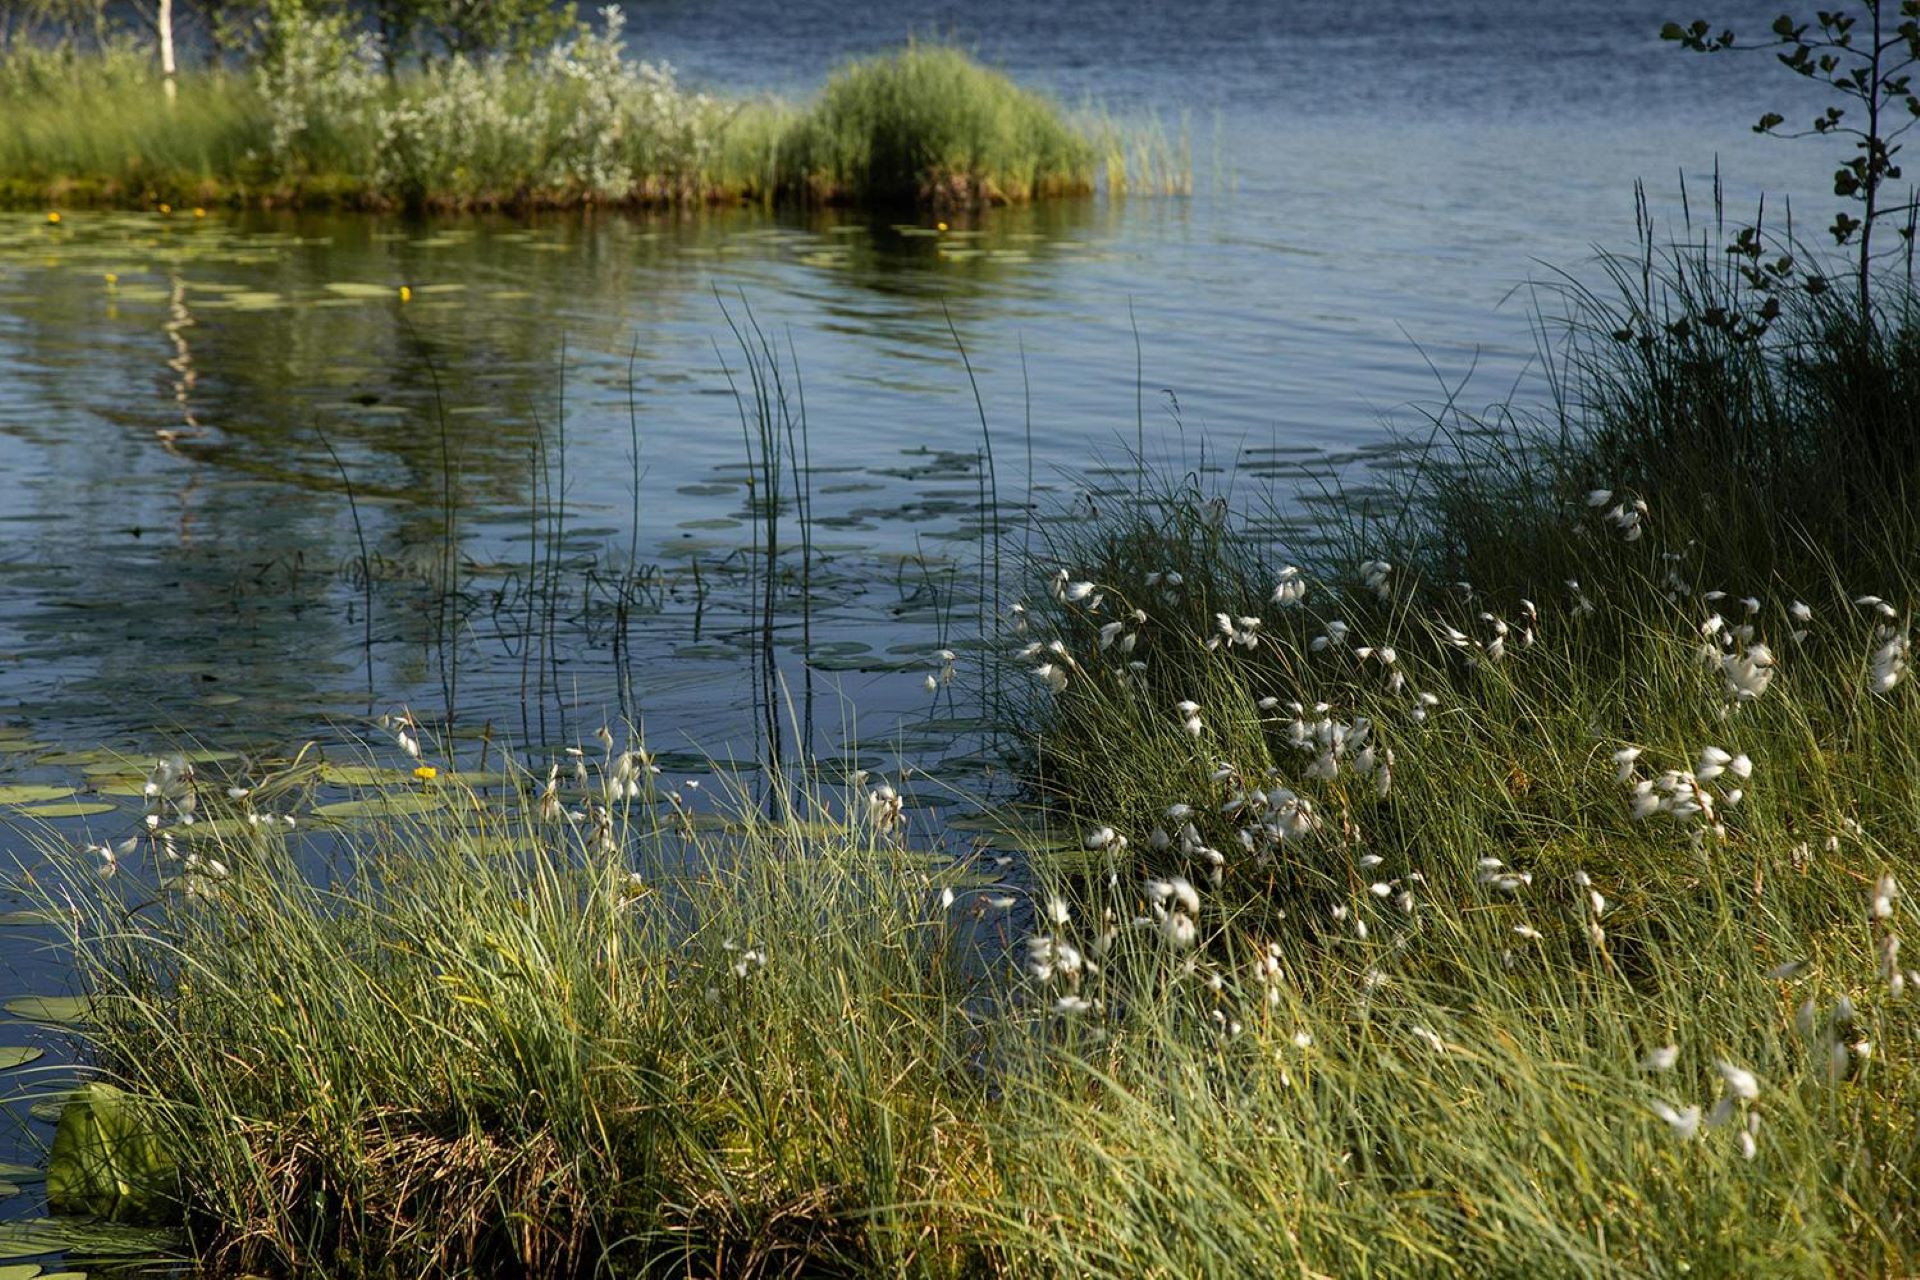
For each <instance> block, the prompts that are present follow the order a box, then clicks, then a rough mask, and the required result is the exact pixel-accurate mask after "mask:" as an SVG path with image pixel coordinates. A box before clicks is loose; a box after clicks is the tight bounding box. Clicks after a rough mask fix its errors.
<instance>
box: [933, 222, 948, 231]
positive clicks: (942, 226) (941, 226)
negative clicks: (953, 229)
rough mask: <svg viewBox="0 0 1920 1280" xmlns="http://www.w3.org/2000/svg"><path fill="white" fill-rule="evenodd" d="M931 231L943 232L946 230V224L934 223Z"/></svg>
mask: <svg viewBox="0 0 1920 1280" xmlns="http://www.w3.org/2000/svg"><path fill="white" fill-rule="evenodd" d="M933 229H934V230H935V231H945V230H946V229H947V224H946V223H944V222H936V223H934V224H933Z"/></svg>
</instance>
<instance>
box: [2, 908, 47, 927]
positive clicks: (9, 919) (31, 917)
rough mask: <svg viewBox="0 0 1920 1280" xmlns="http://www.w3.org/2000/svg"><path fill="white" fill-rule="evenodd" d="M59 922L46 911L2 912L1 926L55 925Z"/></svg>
mask: <svg viewBox="0 0 1920 1280" xmlns="http://www.w3.org/2000/svg"><path fill="white" fill-rule="evenodd" d="M55 923H57V921H55V919H54V918H53V917H52V916H50V915H48V914H47V913H46V912H44V911H0V925H33V924H55Z"/></svg>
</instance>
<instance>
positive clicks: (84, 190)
mask: <svg viewBox="0 0 1920 1280" xmlns="http://www.w3.org/2000/svg"><path fill="white" fill-rule="evenodd" d="M273 32H274V38H273V39H272V40H271V41H269V42H267V43H266V44H265V45H264V47H263V49H262V50H261V51H259V52H258V53H257V54H256V55H255V57H254V58H253V60H252V63H251V65H243V64H242V63H240V62H238V61H229V62H220V63H216V64H214V65H210V66H206V67H202V68H198V69H195V70H192V71H190V72H186V73H183V74H181V75H180V76H179V77H178V79H177V83H176V82H170V81H168V80H166V79H164V78H163V77H162V75H161V74H160V72H159V70H158V69H157V67H156V66H155V65H154V64H153V61H152V59H151V57H150V56H148V55H146V54H145V53H144V52H143V51H142V50H140V49H138V48H135V47H132V46H129V45H124V44H113V43H108V44H106V45H103V46H102V47H101V48H99V49H97V50H92V51H81V50H79V49H78V48H77V47H75V46H73V45H72V44H62V45H56V46H52V47H42V46H36V45H33V44H30V43H27V42H25V41H17V42H16V43H15V44H14V46H13V47H11V48H10V49H7V50H6V53H5V57H4V58H0V115H4V116H5V118H6V120H7V129H6V132H5V134H4V135H0V205H11V206H14V207H22V206H24V207H38V206H46V205H66V206H77V205H89V204H92V205H114V206H130V207H136V208H151V207H155V206H157V205H162V204H166V205H171V206H177V207H180V208H183V209H184V208H188V207H193V206H199V207H210V206H220V205H228V206H238V205H253V206H273V207H340V208H354V209H370V210H378V209H408V210H416V211H440V212H444V211H454V210H479V209H489V210H513V211H520V210H535V209H558V208H584V207H631V208H643V207H665V206H676V205H699V204H740V203H758V204H779V205H800V206H819V205H849V206H861V207H869V208H876V209H879V208H910V207H924V208H930V209H935V210H946V209H966V208H976V207H979V206H983V205H997V204H1008V203H1024V202H1027V201H1032V200H1042V199H1050V198H1055V197H1068V196H1085V195H1090V194H1092V193H1094V192H1095V191H1096V190H1102V189H1104V190H1105V191H1107V192H1109V193H1110V194H1114V195H1119V194H1122V193H1126V192H1136V193H1174V192H1183V191H1186V190H1187V189H1188V188H1189V186H1190V183H1191V172H1190V169H1191V164H1190V156H1189V154H1188V144H1187V141H1186V140H1185V138H1184V137H1182V138H1179V139H1172V138H1169V137H1167V136H1166V135H1165V134H1164V133H1163V132H1162V131H1160V130H1159V128H1158V127H1157V126H1147V127H1143V128H1127V127H1122V126H1120V125H1118V124H1116V123H1115V122H1113V121H1112V120H1110V119H1107V118H1105V117H1103V116H1101V115H1099V114H1097V113H1095V112H1094V111H1092V110H1090V109H1089V110H1086V111H1081V112H1077V113H1069V112H1067V111H1065V110H1063V109H1062V108H1060V107H1059V106H1057V105H1055V104H1054V103H1052V102H1050V101H1049V100H1048V99H1046V98H1044V97H1042V96H1041V95H1039V94H1036V93H1034V92H1032V91H1030V90H1027V89H1024V88H1022V87H1020V86H1018V85H1016V84H1015V83H1013V81H1011V80H1010V79H1008V78H1007V77H1006V76H1005V75H1003V74H1001V73H999V72H997V71H994V70H991V69H989V68H986V67H983V66H981V65H980V64H979V63H977V62H975V61H974V60H973V59H971V58H970V57H969V56H967V54H965V53H964V52H962V51H960V50H958V49H955V48H952V47H948V46H944V45H937V44H931V45H930V44H918V43H916V44H909V45H908V46H906V47H905V48H902V49H899V50H896V51H894V52H892V53H887V54H881V55H876V56H873V57H868V58H863V59H860V60H857V61H854V62H851V63H849V64H847V65H845V66H843V67H841V68H839V69H837V70H836V71H834V72H833V74H832V75H831V76H830V77H829V78H828V80H827V82H826V84H825V86H824V87H823V88H822V89H821V91H820V92H819V94H818V95H817V96H816V97H815V98H814V99H813V100H812V101H810V102H807V103H804V104H795V103H790V102H785V101H780V100H777V99H768V98H759V99H744V100H728V99H724V98H717V97H712V96H709V95H707V94H704V93H698V92H694V91H691V90H689V89H686V88H683V87H682V86H681V85H680V84H679V82H678V81H677V79H676V78H675V76H674V73H673V71H672V69H671V68H668V67H666V66H663V65H659V64H654V63H648V62H637V61H633V60H630V59H629V58H628V57H627V56H626V53H625V39H624V32H623V27H622V18H621V15H620V12H619V10H617V9H608V10H607V11H606V13H605V14H604V15H603V18H602V25H601V26H600V27H599V28H598V29H593V28H589V27H587V26H584V25H582V26H580V27H578V28H577V29H575V30H574V31H573V33H572V34H571V35H570V36H567V37H564V38H563V39H561V40H560V42H559V43H556V44H554V45H553V46H551V47H550V48H548V49H547V50H545V51H544V52H542V53H539V54H537V55H528V56H521V57H509V56H507V55H505V54H501V53H495V54H475V55H471V56H469V55H466V54H459V53H456V54H453V55H451V56H446V57H442V58H438V59H435V60H431V61H421V62H417V63H414V64H410V65H408V66H406V67H404V68H400V69H398V70H394V71H391V72H389V71H386V70H383V69H382V66H381V59H380V57H379V56H378V54H377V52H376V49H375V47H374V45H373V44H372V42H371V41H370V40H369V39H368V38H366V37H365V36H364V35H357V34H356V33H355V31H354V29H353V28H352V27H351V26H350V25H348V24H347V22H346V21H345V20H344V19H341V18H331V19H330V18H325V17H314V16H300V17H293V18H288V19H286V20H285V21H284V22H283V23H282V24H281V25H279V26H278V27H276V28H274V29H273Z"/></svg>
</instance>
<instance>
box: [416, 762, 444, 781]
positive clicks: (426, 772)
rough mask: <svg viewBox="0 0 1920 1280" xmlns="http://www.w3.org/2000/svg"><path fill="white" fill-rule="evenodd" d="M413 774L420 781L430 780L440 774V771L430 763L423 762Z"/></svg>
mask: <svg viewBox="0 0 1920 1280" xmlns="http://www.w3.org/2000/svg"><path fill="white" fill-rule="evenodd" d="M413 776H414V777H416V778H418V779H420V781H422V782H432V781H433V780H434V779H435V778H437V777H439V776H440V771H439V770H438V769H436V768H434V767H433V766H432V765H430V764H423V765H421V766H420V767H419V768H418V769H415V770H414V771H413Z"/></svg>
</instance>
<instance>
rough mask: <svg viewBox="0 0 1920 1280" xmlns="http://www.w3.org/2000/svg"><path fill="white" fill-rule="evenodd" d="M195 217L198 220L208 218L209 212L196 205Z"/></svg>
mask: <svg viewBox="0 0 1920 1280" xmlns="http://www.w3.org/2000/svg"><path fill="white" fill-rule="evenodd" d="M193 216H194V217H196V218H204V217H206V216H207V211H206V210H205V209H202V208H200V207H199V206H198V205H196V206H194V210H193Z"/></svg>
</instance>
